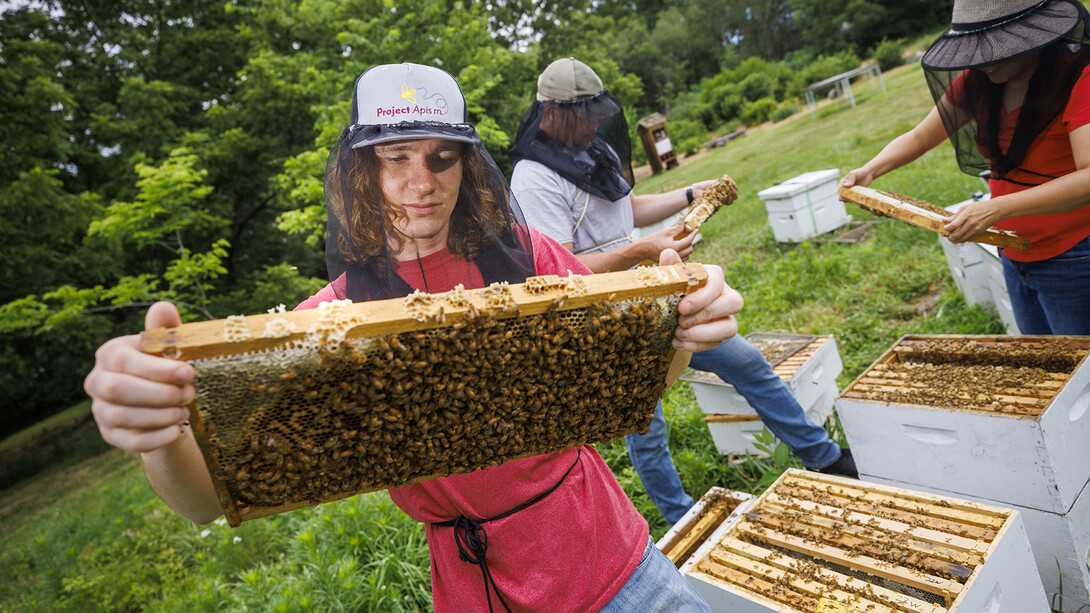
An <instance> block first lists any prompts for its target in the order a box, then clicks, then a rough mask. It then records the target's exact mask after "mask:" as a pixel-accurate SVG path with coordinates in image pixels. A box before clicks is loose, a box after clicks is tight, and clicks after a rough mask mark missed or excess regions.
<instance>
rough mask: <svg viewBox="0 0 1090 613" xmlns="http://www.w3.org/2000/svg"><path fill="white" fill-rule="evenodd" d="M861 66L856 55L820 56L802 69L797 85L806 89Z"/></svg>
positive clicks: (796, 78)
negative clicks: (810, 85) (808, 86)
mask: <svg viewBox="0 0 1090 613" xmlns="http://www.w3.org/2000/svg"><path fill="white" fill-rule="evenodd" d="M858 66H859V58H858V57H856V55H855V54H854V53H851V52H849V51H843V52H841V53H837V54H836V55H819V56H818V57H817V59H815V60H814V61H813V62H810V63H809V64H807V65H806V66H804V67H803V68H801V69H800V70H799V71H798V73H797V75H796V77H795V80H796V84H797V85H799V86H801V87H803V88H805V87H806V86H807V85H809V84H811V83H816V82H818V81H821V80H824V79H828V78H829V77H832V76H835V75H838V74H840V73H842V72H847V71H849V70H851V69H853V68H857V67H858Z"/></svg>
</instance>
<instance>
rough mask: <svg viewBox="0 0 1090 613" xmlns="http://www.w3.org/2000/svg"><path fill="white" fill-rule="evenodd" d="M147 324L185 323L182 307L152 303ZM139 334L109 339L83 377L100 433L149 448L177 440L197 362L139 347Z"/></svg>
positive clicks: (122, 444) (124, 444) (114, 441)
mask: <svg viewBox="0 0 1090 613" xmlns="http://www.w3.org/2000/svg"><path fill="white" fill-rule="evenodd" d="M144 323H145V328H146V329H151V328H160V327H172V326H177V325H180V324H181V323H182V320H181V316H180V315H179V314H178V309H177V308H175V306H174V305H173V304H170V303H168V302H159V303H156V304H154V305H152V307H151V308H150V309H148V313H147V316H146V318H145V321H144ZM139 343H140V336H139V335H135V334H134V335H130V336H122V337H119V338H115V339H112V340H110V341H107V342H106V343H105V344H103V345H102V347H100V348H99V349H98V351H97V352H96V353H95V367H94V369H93V370H91V373H90V374H89V375H87V378H86V379H85V380H84V383H83V389H84V391H86V392H87V395H88V396H90V397H91V401H92V402H91V412H92V413H93V414H94V417H95V422H97V423H98V430H99V432H100V433H101V434H102V438H103V439H104V440H105V441H106V442H107V443H109V444H111V445H113V446H115V447H119V448H121V449H124V450H126V451H139V452H144V451H151V450H153V449H158V448H160V447H163V446H165V445H168V444H170V443H172V442H174V441H175V440H176V439H177V438H178V437H179V436H180V434H181V433H182V429H181V428H180V426H181V424H182V423H183V422H185V421H186V419H188V417H189V412H188V411H187V410H186V408H185V405H186V404H187V403H188V402H189V401H191V400H192V399H193V396H194V393H195V391H194V388H193V385H192V384H191V382H192V381H193V377H194V374H195V373H194V370H193V367H192V366H190V365H189V364H186V363H184V362H178V361H176V360H170V359H167V358H161V357H156V356H152V355H148V354H146V353H143V352H142V351H140V350H139V349H138V346H139Z"/></svg>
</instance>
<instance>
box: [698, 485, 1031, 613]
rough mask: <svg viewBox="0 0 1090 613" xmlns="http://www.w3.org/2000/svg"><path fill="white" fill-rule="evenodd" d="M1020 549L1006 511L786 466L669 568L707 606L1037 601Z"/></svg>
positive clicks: (925, 611) (1015, 607)
mask: <svg viewBox="0 0 1090 613" xmlns="http://www.w3.org/2000/svg"><path fill="white" fill-rule="evenodd" d="M1028 549H1029V547H1028V541H1027V540H1026V535H1025V530H1024V527H1023V525H1022V522H1021V517H1020V516H1019V514H1018V513H1017V511H1012V510H1010V509H1004V508H1000V507H993V506H988V505H983V504H978V503H973V502H968V501H963V500H958V499H953V498H944V497H941V496H935V495H931V494H924V493H919V492H912V491H909V490H904V489H898V488H891V487H884V486H876V485H871V484H866V483H863V482H861V481H856V480H854V479H845V478H841V477H833V476H828V475H821V474H818V473H812V472H808V471H802V470H797V469H790V470H788V471H787V472H786V473H784V474H783V475H782V476H781V477H780V478H779V479H778V480H777V481H776V482H775V483H774V484H772V486H770V487H769V488H768V490H766V491H765V492H764V493H763V494H762V495H761V496H760V497H758V498H757V499H756V500H755V501H754V502H753V503H752V504H751V505H750V506H748V507H747V508H746V509H745V510H744V511H743V512H741V513H740V514H736V516H735V518H734V521H732V522H729V523H726V524H724V525H723V526H721V527H720V529H719V530H717V531H716V532H715V533H714V534H713V535H712V536H711V537H710V538H709V539H708V540H707V541H706V542H705V543H704V545H703V546H701V547H700V549H698V550H697V552H696V553H695V554H694V555H693V556H692V558H690V560H689V561H688V562H686V563H685V564H684V565H683V566H682V568H681V571H682V573H683V574H685V576H686V579H687V580H688V581H689V582H690V584H691V585H693V586H694V587H695V588H696V589H697V591H698V592H700V594H701V596H703V597H704V599H705V600H706V601H707V602H708V604H709V605H710V606H711V607H712V610H715V611H733V612H738V613H750V612H758V611H761V612H766V611H775V612H780V613H796V612H808V613H816V612H832V611H838V612H853V613H854V612H867V613H872V612H873V613H908V612H918V613H947V612H950V613H953V612H955V611H957V612H965V613H969V612H973V613H976V612H978V611H982V610H988V611H996V612H1000V611H1002V612H1004V613H1005V612H1008V611H1009V612H1012V613H1013V612H1021V611H1045V610H1047V603H1046V601H1045V595H1044V590H1043V589H1042V588H1041V585H1040V580H1039V579H1038V578H1037V576H1036V567H1035V566H1034V563H1033V559H1032V557H1031V556H1030V554H1029V551H1028ZM989 605H990V606H991V607H993V608H988V606H989Z"/></svg>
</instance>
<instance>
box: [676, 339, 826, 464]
mask: <svg viewBox="0 0 1090 613" xmlns="http://www.w3.org/2000/svg"><path fill="white" fill-rule="evenodd" d="M746 339H747V340H748V341H750V342H751V343H752V344H753V346H755V347H757V349H759V350H760V351H761V353H762V354H764V356H765V358H766V359H767V360H768V361H769V363H770V364H771V365H772V370H773V372H775V373H776V374H777V375H779V376H780V378H781V379H782V380H783V382H784V384H785V385H787V387H788V389H790V390H791V393H792V394H793V395H794V396H795V399H796V400H797V401H798V403H799V406H801V407H802V410H803V411H805V412H806V416H807V417H809V418H810V420H811V421H813V422H814V423H816V424H819V425H822V424H824V423H825V420H826V419H827V418H828V417H829V414H830V412H832V409H833V402H834V400H835V398H836V395H837V389H836V377H837V375H839V374H840V372H841V371H842V370H843V368H844V366H843V363H842V362H841V360H840V353H839V352H838V351H837V347H836V339H835V338H834V337H833V336H832V335H831V334H828V335H822V336H810V335H803V334H772V333H765V332H753V333H750V334H748V335H746ZM680 378H681V379H682V380H683V381H688V382H689V385H690V386H691V387H692V389H693V394H694V395H695V396H696V402H697V404H698V405H699V406H700V410H701V411H703V412H704V413H706V415H705V416H704V421H705V423H707V425H708V431H709V432H710V433H711V435H712V440H713V441H714V442H715V446H716V449H718V450H719V452H720V453H723V454H736V453H745V452H746V451H749V452H750V453H757V449H756V448H755V447H754V446H753V442H754V437H755V436H756V435H758V434H760V433H761V431H762V430H763V428H764V426H763V424H762V423H761V420H760V418H759V417H758V416H757V412H756V411H755V410H754V409H753V407H751V406H750V405H749V403H748V402H747V401H746V399H745V398H744V397H743V396H742V395H741V394H739V393H738V391H737V390H735V389H734V386H732V385H730V384H729V383H726V382H725V381H723V380H722V379H720V378H719V377H717V376H716V375H715V374H713V373H709V372H703V371H699V370H689V371H687V372H685V374H683V375H681V377H680Z"/></svg>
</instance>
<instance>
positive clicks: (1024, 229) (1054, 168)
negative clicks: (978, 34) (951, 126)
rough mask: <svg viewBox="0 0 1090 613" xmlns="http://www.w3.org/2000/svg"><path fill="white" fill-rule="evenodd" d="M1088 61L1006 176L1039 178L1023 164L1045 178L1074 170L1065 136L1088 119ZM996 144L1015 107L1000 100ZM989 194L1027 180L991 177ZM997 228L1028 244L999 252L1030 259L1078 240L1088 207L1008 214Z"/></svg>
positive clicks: (1007, 136)
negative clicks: (1060, 104)
mask: <svg viewBox="0 0 1090 613" xmlns="http://www.w3.org/2000/svg"><path fill="white" fill-rule="evenodd" d="M1088 75H1090V66H1088V67H1087V68H1086V69H1084V70H1083V72H1082V75H1081V76H1080V77H1079V79H1078V81H1076V82H1075V86H1074V87H1073V88H1072V90H1071V98H1070V99H1069V100H1068V102H1067V106H1065V107H1064V110H1063V111H1062V112H1061V113H1060V114H1059V115H1058V116H1057V117H1056V119H1055V120H1053V122H1052V123H1051V124H1049V126H1048V127H1047V128H1046V129H1045V131H1044V132H1042V133H1041V135H1040V136H1038V137H1037V139H1036V140H1034V141H1033V143H1031V144H1030V146H1029V149H1028V150H1027V151H1026V157H1025V158H1024V159H1023V160H1022V164H1021V166H1020V168H1019V169H1015V170H1013V171H1011V172H1010V173H1009V174H1008V175H1007V176H1008V178H1010V179H1012V180H1014V181H1019V182H1021V183H1029V184H1031V185H1032V184H1034V183H1040V182H1041V180H1042V178H1041V177H1040V176H1037V175H1034V174H1030V173H1027V172H1023V171H1022V170H1021V168H1026V169H1028V170H1031V171H1033V172H1034V173H1039V174H1041V175H1047V176H1051V177H1060V176H1063V175H1066V174H1069V173H1072V172H1074V171H1075V158H1074V155H1073V153H1072V152H1071V139H1070V137H1069V136H1068V134H1069V133H1070V132H1072V131H1074V130H1075V129H1077V128H1080V127H1082V126H1084V125H1086V124H1088V123H1090V77H1088ZM959 84H960V77H959V79H958V81H955V86H954V88H955V89H954V91H957V86H958V85H959ZM1000 107H1001V110H1000V116H999V146H1000V148H1001V149H1002V150H1003V151H1006V149H1007V147H1009V146H1010V143H1011V138H1012V137H1013V136H1014V128H1015V126H1016V125H1017V124H1018V115H1019V112H1020V111H1021V109H1020V108H1019V109H1015V110H1013V111H1011V112H1009V113H1008V112H1006V111H1005V110H1003V109H1002V105H1000ZM989 187H990V188H991V191H992V197H993V198H997V197H999V196H1003V195H1006V194H1012V193H1014V192H1019V191H1022V190H1025V189H1029V186H1027V185H1018V184H1015V183H1011V182H1010V181H998V180H992V181H990V182H989ZM995 226H996V227H997V228H1000V229H1003V230H1012V231H1014V232H1016V233H1017V234H1018V236H1021V237H1023V238H1028V239H1029V241H1030V242H1029V248H1027V249H1025V250H1019V249H1004V250H1003V254H1004V255H1006V256H1007V257H1008V258H1010V259H1012V260H1016V261H1019V262H1036V261H1039V260H1044V259H1048V258H1051V257H1054V256H1057V255H1060V254H1061V253H1063V252H1065V251H1067V250H1068V249H1070V248H1071V247H1073V246H1075V244H1076V243H1078V242H1079V241H1081V240H1082V239H1084V238H1086V237H1087V236H1090V206H1084V207H1082V208H1079V209H1076V210H1074V211H1069V212H1067V213H1050V214H1046V215H1027V216H1024V217H1012V218H1010V219H1004V220H1002V221H1000V222H999V223H997V224H995Z"/></svg>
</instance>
